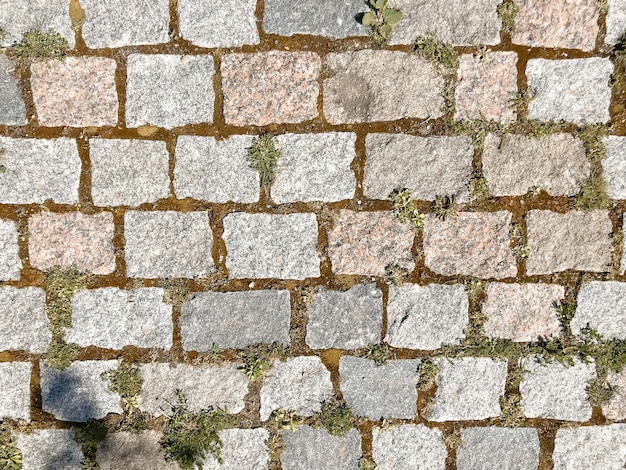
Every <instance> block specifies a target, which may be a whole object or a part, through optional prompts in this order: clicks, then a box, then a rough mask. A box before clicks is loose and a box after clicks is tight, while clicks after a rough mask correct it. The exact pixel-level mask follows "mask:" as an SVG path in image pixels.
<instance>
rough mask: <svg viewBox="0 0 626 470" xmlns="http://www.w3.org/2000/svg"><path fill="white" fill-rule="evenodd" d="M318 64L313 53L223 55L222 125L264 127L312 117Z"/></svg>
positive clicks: (315, 112) (306, 119)
mask: <svg viewBox="0 0 626 470" xmlns="http://www.w3.org/2000/svg"><path fill="white" fill-rule="evenodd" d="M321 65H322V64H321V60H320V57H319V56H318V55H317V54H316V53H314V52H285V51H270V52H259V53H255V54H228V55H225V56H224V57H222V93H223V94H224V118H225V119H226V123H227V124H232V125H234V126H246V125H254V126H265V125H267V124H271V123H298V122H303V121H309V120H311V119H314V118H316V117H317V116H318V111H317V98H318V95H319V91H320V90H319V84H318V78H319V74H320V70H321Z"/></svg>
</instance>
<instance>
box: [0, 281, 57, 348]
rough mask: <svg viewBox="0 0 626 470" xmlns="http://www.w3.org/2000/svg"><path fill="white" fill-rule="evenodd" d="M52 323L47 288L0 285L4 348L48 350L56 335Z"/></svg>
mask: <svg viewBox="0 0 626 470" xmlns="http://www.w3.org/2000/svg"><path fill="white" fill-rule="evenodd" d="M48 323H49V321H48V317H47V316H46V294H45V292H44V291H43V290H41V289H38V288H37V287H25V288H23V289H16V288H15V287H9V286H0V332H1V333H0V351H7V350H10V351H17V350H23V351H27V352H30V353H33V354H41V353H43V352H45V351H46V350H47V349H48V345H49V344H50V339H51V338H52V335H51V333H50V330H48Z"/></svg>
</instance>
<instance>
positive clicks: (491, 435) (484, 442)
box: [456, 427, 539, 470]
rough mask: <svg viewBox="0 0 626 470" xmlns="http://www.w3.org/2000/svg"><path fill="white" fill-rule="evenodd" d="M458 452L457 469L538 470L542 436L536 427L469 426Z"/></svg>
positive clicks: (462, 435)
mask: <svg viewBox="0 0 626 470" xmlns="http://www.w3.org/2000/svg"><path fill="white" fill-rule="evenodd" d="M461 440H462V442H463V443H462V444H461V447H459V448H458V449H457V451H456V468H457V470H492V469H495V468H498V469H502V470H537V466H538V465H539V436H538V435H537V430H536V429H535V428H517V429H509V428H500V427H498V428H496V427H488V428H466V429H462V430H461Z"/></svg>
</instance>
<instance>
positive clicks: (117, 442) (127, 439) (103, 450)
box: [96, 431, 180, 470]
mask: <svg viewBox="0 0 626 470" xmlns="http://www.w3.org/2000/svg"><path fill="white" fill-rule="evenodd" d="M162 437H163V434H162V433H160V432H158V431H142V432H140V433H134V432H109V433H108V434H107V435H106V438H105V439H104V441H103V442H102V443H101V444H100V445H99V446H98V450H97V452H96V461H97V462H98V465H99V468H100V469H101V470H140V469H143V468H149V469H154V470H179V469H180V467H179V466H178V464H177V463H176V462H173V461H172V462H167V461H166V460H165V453H164V452H163V449H162V448H161V445H160V444H159V440H160V439H161V438H162Z"/></svg>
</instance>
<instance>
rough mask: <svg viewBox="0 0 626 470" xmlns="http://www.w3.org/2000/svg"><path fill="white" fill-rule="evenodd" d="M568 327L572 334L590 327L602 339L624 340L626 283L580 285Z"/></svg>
mask: <svg viewBox="0 0 626 470" xmlns="http://www.w3.org/2000/svg"><path fill="white" fill-rule="evenodd" d="M570 325H571V327H572V333H574V334H580V332H581V330H582V329H583V328H586V327H587V326H589V327H591V328H592V329H594V330H597V331H598V333H600V334H601V335H602V336H603V337H604V338H605V339H626V282H617V281H592V282H589V283H587V284H583V285H582V286H581V288H580V291H579V292H578V301H577V303H576V313H575V314H574V318H573V319H572V322H571V324H570Z"/></svg>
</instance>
